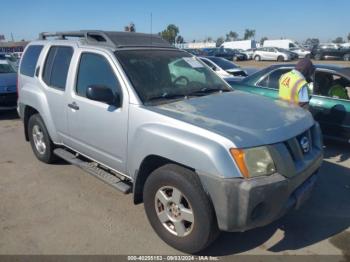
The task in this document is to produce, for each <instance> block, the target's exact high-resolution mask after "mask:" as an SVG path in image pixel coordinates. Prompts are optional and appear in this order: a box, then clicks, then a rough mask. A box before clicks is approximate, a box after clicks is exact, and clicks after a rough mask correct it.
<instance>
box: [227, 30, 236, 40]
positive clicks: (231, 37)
mask: <svg viewBox="0 0 350 262" xmlns="http://www.w3.org/2000/svg"><path fill="white" fill-rule="evenodd" d="M237 39H238V34H237V33H236V32H233V31H230V32H229V33H228V34H226V40H225V41H235V40H237Z"/></svg>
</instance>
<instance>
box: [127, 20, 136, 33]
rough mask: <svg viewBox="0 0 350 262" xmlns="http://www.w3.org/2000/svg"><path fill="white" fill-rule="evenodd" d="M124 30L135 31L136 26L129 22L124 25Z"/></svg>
mask: <svg viewBox="0 0 350 262" xmlns="http://www.w3.org/2000/svg"><path fill="white" fill-rule="evenodd" d="M124 31H125V32H136V27H135V24H134V23H133V22H130V23H129V24H128V25H127V26H125V27H124Z"/></svg>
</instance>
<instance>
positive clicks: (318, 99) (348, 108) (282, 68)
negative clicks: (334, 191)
mask: <svg viewBox="0 0 350 262" xmlns="http://www.w3.org/2000/svg"><path fill="white" fill-rule="evenodd" d="M293 68H294V65H293V64H283V65H273V66H270V67H267V68H265V69H263V70H261V71H258V72H256V73H255V74H252V75H250V76H248V77H246V78H245V79H243V80H242V81H230V82H229V83H230V84H231V86H232V87H233V88H235V89H237V90H242V91H246V92H250V93H255V94H259V95H263V96H266V97H269V98H271V99H278V86H279V79H280V77H281V75H283V74H285V73H286V72H288V71H290V70H292V69H293ZM334 85H341V86H342V87H343V88H344V93H347V94H348V97H347V98H342V99H341V98H339V97H334V96H333V97H332V96H331V95H330V94H329V90H330V88H331V87H332V86H334ZM311 86H312V96H311V100H310V112H311V113H312V114H313V116H314V118H315V120H316V121H318V122H319V123H320V126H321V128H322V132H323V135H324V137H326V138H330V139H335V140H339V141H341V142H345V143H350V100H349V97H350V67H340V66H335V65H316V71H315V75H314V83H313V84H312V85H311Z"/></svg>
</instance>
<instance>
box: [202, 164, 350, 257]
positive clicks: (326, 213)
mask: <svg viewBox="0 0 350 262" xmlns="http://www.w3.org/2000/svg"><path fill="white" fill-rule="evenodd" d="M349 171H350V170H349V169H348V168H345V167H343V166H340V165H336V164H334V163H330V162H328V161H325V162H324V164H323V166H322V168H321V170H320V173H319V178H318V180H317V184H316V186H315V189H314V192H313V195H312V196H311V198H310V199H309V200H308V201H307V202H306V203H305V205H304V206H302V207H301V208H300V209H299V210H297V211H291V212H290V213H288V214H286V216H284V217H283V218H281V219H280V220H278V221H276V222H274V223H272V224H270V225H268V226H265V227H262V228H257V229H253V230H250V231H247V232H244V233H222V234H221V236H220V237H219V239H218V240H217V241H216V242H215V243H214V244H213V245H212V246H210V247H209V248H208V249H206V250H204V251H203V252H201V254H202V255H211V256H225V255H232V254H238V253H242V252H245V251H249V250H251V249H254V248H261V249H262V250H267V251H270V252H283V251H288V250H298V249H301V248H304V247H307V246H310V245H313V244H316V243H318V242H320V241H323V240H325V239H328V238H330V243H332V239H333V238H335V237H336V236H335V235H337V234H339V233H341V232H343V231H345V230H346V229H347V228H348V227H349V226H350V172H349ZM278 229H280V230H281V231H283V234H282V235H283V236H282V239H280V240H279V238H278V237H275V238H276V239H275V238H272V239H271V237H272V236H273V235H274V234H275V233H276V231H277V230H278ZM333 236H334V237H333ZM268 240H269V241H268ZM348 241H350V239H348ZM276 242H277V243H276ZM335 242H336V240H335ZM335 246H336V247H337V245H335ZM338 248H339V246H338ZM343 252H344V250H343Z"/></svg>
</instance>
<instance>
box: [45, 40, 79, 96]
mask: <svg viewBox="0 0 350 262" xmlns="http://www.w3.org/2000/svg"><path fill="white" fill-rule="evenodd" d="M72 56H73V48H71V47H69V46H53V47H51V48H50V51H49V53H48V55H47V58H46V62H45V66H44V71H43V80H44V82H45V83H46V84H47V85H48V86H51V87H54V88H57V89H60V90H64V89H65V88H66V82H67V75H68V70H69V65H70V61H71V59H72Z"/></svg>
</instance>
